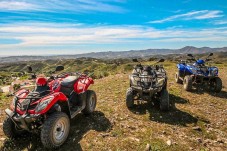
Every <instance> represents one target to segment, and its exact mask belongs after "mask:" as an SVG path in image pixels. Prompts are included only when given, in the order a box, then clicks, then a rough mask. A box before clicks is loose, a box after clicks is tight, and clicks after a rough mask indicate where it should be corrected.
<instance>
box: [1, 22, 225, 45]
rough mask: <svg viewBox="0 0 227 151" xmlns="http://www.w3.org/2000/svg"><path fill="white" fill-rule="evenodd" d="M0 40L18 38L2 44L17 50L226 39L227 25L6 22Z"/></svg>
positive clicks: (2, 27)
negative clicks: (160, 26)
mask: <svg viewBox="0 0 227 151" xmlns="http://www.w3.org/2000/svg"><path fill="white" fill-rule="evenodd" d="M0 32H1V33H2V34H1V35H0V39H1V38H2V39H4V38H7V39H17V40H19V41H21V42H20V43H19V44H7V45H1V46H0V48H1V49H3V48H11V49H16V48H18V47H35V46H39V47H40V46H48V45H50V46H54V45H62V46H67V45H69V44H72V45H80V44H99V45H100V46H101V45H103V44H114V43H129V44H130V43H139V42H145V41H169V42H172V41H175V42H177V41H197V42H199V41H227V36H226V35H227V28H208V29H203V30H201V29H200V30H198V29H197V30H196V29H178V28H173V29H171V28H170V29H162V30H160V29H155V28H152V27H145V26H132V25H124V26H113V25H112V26H111V25H96V26H88V25H85V24H76V25H73V24H44V23H31V24H11V25H9V24H5V25H4V26H3V25H1V26H0Z"/></svg>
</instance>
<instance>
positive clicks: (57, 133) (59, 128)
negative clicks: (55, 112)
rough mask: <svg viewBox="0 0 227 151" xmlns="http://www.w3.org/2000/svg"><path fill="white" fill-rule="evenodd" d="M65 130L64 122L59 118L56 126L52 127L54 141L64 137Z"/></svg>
mask: <svg viewBox="0 0 227 151" xmlns="http://www.w3.org/2000/svg"><path fill="white" fill-rule="evenodd" d="M65 130H66V123H65V122H64V121H63V120H61V119H60V120H59V121H57V123H56V126H55V128H54V139H55V140H56V141H61V140H62V139H63V138H64V135H65Z"/></svg>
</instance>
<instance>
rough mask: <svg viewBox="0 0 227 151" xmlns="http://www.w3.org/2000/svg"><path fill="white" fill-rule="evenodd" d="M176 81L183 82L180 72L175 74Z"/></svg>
mask: <svg viewBox="0 0 227 151" xmlns="http://www.w3.org/2000/svg"><path fill="white" fill-rule="evenodd" d="M175 81H176V83H179V84H182V80H181V79H180V74H179V72H176V74H175Z"/></svg>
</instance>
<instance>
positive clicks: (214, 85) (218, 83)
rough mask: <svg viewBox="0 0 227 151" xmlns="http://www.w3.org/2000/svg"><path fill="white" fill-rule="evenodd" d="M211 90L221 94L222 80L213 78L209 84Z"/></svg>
mask: <svg viewBox="0 0 227 151" xmlns="http://www.w3.org/2000/svg"><path fill="white" fill-rule="evenodd" d="M210 87H211V90H212V91H215V92H217V93H219V92H221V89H222V80H221V79H220V78H219V77H215V78H214V79H213V80H212V81H211V84H210Z"/></svg>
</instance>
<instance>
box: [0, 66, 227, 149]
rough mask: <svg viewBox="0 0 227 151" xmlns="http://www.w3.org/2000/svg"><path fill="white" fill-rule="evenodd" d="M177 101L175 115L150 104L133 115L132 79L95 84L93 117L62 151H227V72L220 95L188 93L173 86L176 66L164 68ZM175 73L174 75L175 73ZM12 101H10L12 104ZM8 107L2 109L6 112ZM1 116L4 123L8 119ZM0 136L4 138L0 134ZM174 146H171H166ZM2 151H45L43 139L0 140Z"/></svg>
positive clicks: (77, 126) (81, 122)
mask: <svg viewBox="0 0 227 151" xmlns="http://www.w3.org/2000/svg"><path fill="white" fill-rule="evenodd" d="M165 65H166V69H167V73H168V77H169V82H168V89H169V92H170V99H171V101H172V109H171V111H170V112H161V111H159V109H158V107H156V106H152V104H151V103H142V104H138V105H136V106H135V107H134V108H133V109H132V110H128V109H127V107H126V105H125V92H126V89H127V88H128V86H129V80H128V74H116V75H112V76H109V77H106V78H103V79H99V80H96V81H95V85H94V86H92V87H91V89H94V90H95V91H96V93H97V96H98V104H97V109H96V112H94V114H92V115H91V116H88V117H86V116H84V115H83V114H80V115H78V116H77V117H76V118H75V119H73V120H72V121H71V133H70V136H69V139H68V140H67V142H66V143H65V144H64V145H63V146H62V147H61V148H60V149H59V150H129V151H132V150H145V148H146V146H147V144H150V145H151V148H152V150H167V151H168V150H173V151H175V150H214V151H217V150H218V151H219V150H220V151H221V150H223V151H224V150H227V140H226V138H227V125H226V123H227V83H226V82H227V68H226V65H224V64H222V65H221V66H220V70H221V71H220V72H221V73H220V75H221V78H222V80H223V84H224V88H223V90H222V92H221V93H219V94H215V93H211V92H207V91H204V90H201V89H194V90H193V92H185V91H184V90H182V85H179V84H176V83H175V82H174V73H175V71H176V69H175V64H173V63H165ZM173 69H174V70H173ZM8 101H10V100H8ZM7 105H8V103H6V105H2V106H1V107H0V109H1V110H3V109H4V108H6V107H7ZM0 114H1V118H0V120H1V122H2V119H3V116H4V114H3V113H0ZM0 137H5V136H4V135H3V134H2V129H1V130H0ZM169 140H170V141H171V145H167V143H166V142H167V141H169ZM0 145H1V148H0V149H2V150H44V149H43V148H42V144H41V143H40V140H39V136H38V135H34V136H30V135H26V138H23V139H20V140H8V139H6V140H4V141H0Z"/></svg>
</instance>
